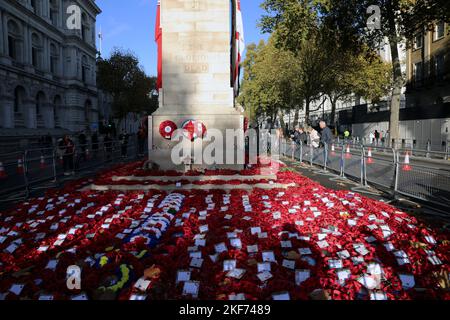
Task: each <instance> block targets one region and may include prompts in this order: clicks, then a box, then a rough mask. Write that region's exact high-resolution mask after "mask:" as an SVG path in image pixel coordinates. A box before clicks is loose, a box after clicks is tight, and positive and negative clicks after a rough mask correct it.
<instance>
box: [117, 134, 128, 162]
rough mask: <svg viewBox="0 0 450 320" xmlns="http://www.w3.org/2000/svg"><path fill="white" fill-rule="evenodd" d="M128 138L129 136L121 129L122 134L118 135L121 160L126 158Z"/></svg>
mask: <svg viewBox="0 0 450 320" xmlns="http://www.w3.org/2000/svg"><path fill="white" fill-rule="evenodd" d="M129 137H130V136H129V134H128V133H127V131H126V130H125V129H123V130H122V133H121V134H120V135H119V141H120V150H121V155H122V158H126V157H127V151H128V139H129Z"/></svg>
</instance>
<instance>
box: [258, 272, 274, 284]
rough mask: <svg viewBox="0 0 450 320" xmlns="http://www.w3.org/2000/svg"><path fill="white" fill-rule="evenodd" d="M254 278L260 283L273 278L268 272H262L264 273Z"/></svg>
mask: <svg viewBox="0 0 450 320" xmlns="http://www.w3.org/2000/svg"><path fill="white" fill-rule="evenodd" d="M256 276H257V277H258V279H259V280H260V281H261V282H266V281H267V280H269V279H271V278H272V277H273V276H272V274H271V273H270V272H269V271H264V272H261V273H258V274H257V275H256Z"/></svg>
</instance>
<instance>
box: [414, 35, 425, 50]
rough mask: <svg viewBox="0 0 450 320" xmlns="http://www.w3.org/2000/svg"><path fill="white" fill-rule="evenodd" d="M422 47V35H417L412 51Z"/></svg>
mask: <svg viewBox="0 0 450 320" xmlns="http://www.w3.org/2000/svg"><path fill="white" fill-rule="evenodd" d="M422 46H423V34H422V33H419V34H417V35H416V36H415V37H414V49H415V50H417V49H420V48H422Z"/></svg>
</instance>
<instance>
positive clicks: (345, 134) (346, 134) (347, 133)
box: [344, 129, 350, 140]
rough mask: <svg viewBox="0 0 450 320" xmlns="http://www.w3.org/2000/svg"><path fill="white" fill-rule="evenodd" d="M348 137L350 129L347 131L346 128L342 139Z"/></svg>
mask: <svg viewBox="0 0 450 320" xmlns="http://www.w3.org/2000/svg"><path fill="white" fill-rule="evenodd" d="M348 138H350V131H348V129H345V131H344V140H348Z"/></svg>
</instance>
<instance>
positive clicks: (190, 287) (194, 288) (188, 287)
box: [183, 281, 200, 298]
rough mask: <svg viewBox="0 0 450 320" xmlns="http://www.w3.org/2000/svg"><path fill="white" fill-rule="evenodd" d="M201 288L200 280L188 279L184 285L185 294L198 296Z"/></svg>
mask: <svg viewBox="0 0 450 320" xmlns="http://www.w3.org/2000/svg"><path fill="white" fill-rule="evenodd" d="M199 289H200V282H198V281H186V282H185V283H184V286H183V295H185V296H192V297H193V298H197V297H198V291H199Z"/></svg>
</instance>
